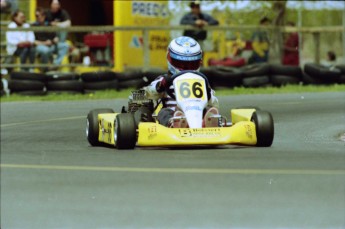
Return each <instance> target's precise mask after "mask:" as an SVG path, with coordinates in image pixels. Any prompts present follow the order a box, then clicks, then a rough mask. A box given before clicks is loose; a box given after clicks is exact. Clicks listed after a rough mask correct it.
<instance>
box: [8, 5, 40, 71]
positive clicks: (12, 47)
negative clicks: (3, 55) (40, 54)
mask: <svg viewBox="0 0 345 229" xmlns="http://www.w3.org/2000/svg"><path fill="white" fill-rule="evenodd" d="M29 27H30V25H29V24H28V23H26V18H25V15H24V13H23V12H22V11H20V10H17V11H15V12H14V13H13V14H12V22H10V24H9V25H8V28H29ZM6 42H7V53H8V54H9V55H12V57H13V56H18V57H19V58H20V63H21V64H25V63H26V61H27V59H28V58H29V61H30V63H31V64H33V63H34V62H35V46H34V42H35V35H34V33H33V32H32V31H8V32H6ZM12 60H13V58H12ZM12 60H11V62H12ZM23 70H27V69H23Z"/></svg>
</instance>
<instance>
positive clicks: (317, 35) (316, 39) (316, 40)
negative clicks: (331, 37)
mask: <svg viewBox="0 0 345 229" xmlns="http://www.w3.org/2000/svg"><path fill="white" fill-rule="evenodd" d="M313 38H314V49H315V59H314V62H315V63H316V64H320V32H314V33H313Z"/></svg>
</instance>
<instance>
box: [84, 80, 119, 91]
mask: <svg viewBox="0 0 345 229" xmlns="http://www.w3.org/2000/svg"><path fill="white" fill-rule="evenodd" d="M83 84H84V89H85V90H86V91H98V90H106V89H115V90H119V82H118V80H117V79H115V80H107V81H96V82H84V83H83Z"/></svg>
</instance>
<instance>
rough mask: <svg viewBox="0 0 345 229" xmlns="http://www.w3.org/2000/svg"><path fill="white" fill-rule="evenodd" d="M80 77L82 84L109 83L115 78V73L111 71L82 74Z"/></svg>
mask: <svg viewBox="0 0 345 229" xmlns="http://www.w3.org/2000/svg"><path fill="white" fill-rule="evenodd" d="M80 77H81V79H82V80H83V81H84V82H99V81H110V80H114V79H116V78H117V73H115V72H112V71H100V72H84V73H82V74H81V75H80Z"/></svg>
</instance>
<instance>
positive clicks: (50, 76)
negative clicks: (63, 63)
mask: <svg viewBox="0 0 345 229" xmlns="http://www.w3.org/2000/svg"><path fill="white" fill-rule="evenodd" d="M46 80H47V81H59V80H80V75H79V74H77V73H61V72H47V73H46Z"/></svg>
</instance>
